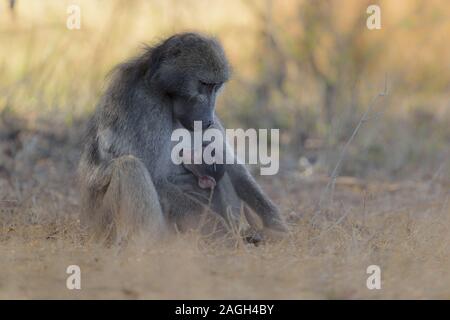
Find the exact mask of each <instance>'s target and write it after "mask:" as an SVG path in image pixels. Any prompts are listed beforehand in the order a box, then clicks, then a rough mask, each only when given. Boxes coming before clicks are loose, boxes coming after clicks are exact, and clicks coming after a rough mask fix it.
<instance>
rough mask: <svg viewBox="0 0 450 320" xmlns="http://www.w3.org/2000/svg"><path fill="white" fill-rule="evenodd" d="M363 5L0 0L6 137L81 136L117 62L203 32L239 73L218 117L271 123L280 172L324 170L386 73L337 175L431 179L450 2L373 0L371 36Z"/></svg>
mask: <svg viewBox="0 0 450 320" xmlns="http://www.w3.org/2000/svg"><path fill="white" fill-rule="evenodd" d="M70 4H78V5H79V6H80V8H81V29H80V30H69V29H68V28H67V27H66V20H67V18H68V16H69V14H68V13H67V7H68V6H69V5H70ZM370 4H373V1H361V0H346V1H337V0H335V1H333V0H317V1H306V0H282V1H273V0H259V1H257V0H253V1H251V0H250V1H244V0H232V1H230V0H226V1H225V0H216V1H208V0H183V1H181V0H167V1H160V0H131V1H130V0H126V1H125V0H108V1H106V0H77V1H76V0H71V1H64V0H40V1H31V0H16V1H10V0H2V1H0V46H1V50H0V113H1V116H2V119H3V120H2V123H1V124H2V126H3V128H2V129H0V130H3V131H5V130H6V131H7V134H6V136H8V135H10V134H11V130H12V131H14V130H13V129H10V127H11V126H13V125H16V126H17V124H14V123H15V122H17V121H19V122H20V123H21V124H20V126H21V127H22V128H23V127H26V128H27V130H35V129H38V128H40V127H42V126H43V125H42V123H45V125H44V126H47V127H49V128H50V129H49V130H50V131H52V130H53V131H55V132H56V131H57V129H58V128H59V130H60V131H64V130H66V129H67V128H77V127H80V126H81V124H82V123H83V121H84V119H85V118H86V117H87V116H88V115H89V114H90V113H91V112H92V111H93V109H94V108H95V105H96V101H97V100H98V97H99V95H100V94H101V92H102V90H103V89H104V84H105V79H106V76H107V74H108V71H109V70H111V68H112V67H113V66H114V65H116V64H117V63H119V62H121V61H122V60H124V59H126V58H128V57H130V56H133V55H135V54H137V53H139V52H140V48H141V45H142V44H143V43H149V44H152V43H155V42H157V41H159V40H161V39H163V38H165V37H167V36H169V35H171V34H173V33H176V32H182V31H201V32H206V33H209V34H213V35H216V36H217V37H218V38H220V40H221V41H222V42H223V44H224V46H225V49H226V51H227V53H228V56H229V59H230V60H231V63H232V65H233V69H234V74H233V79H232V80H231V81H230V83H229V85H228V86H227V89H226V91H225V94H224V95H223V96H222V97H221V99H220V101H219V106H218V109H219V114H220V115H221V116H222V117H223V118H224V120H225V123H226V124H227V126H228V127H230V128H236V127H243V128H249V127H252V128H279V129H280V130H281V131H280V134H281V144H282V152H281V162H282V170H299V171H300V172H303V171H304V172H311V168H314V170H315V171H316V172H323V173H325V174H326V173H329V171H331V169H330V168H332V167H333V166H334V164H335V163H336V159H337V154H338V153H339V152H340V149H341V147H342V145H343V144H344V143H345V142H346V141H347V140H348V138H349V137H350V135H351V133H352V131H353V129H354V127H355V126H356V125H357V123H358V121H359V119H360V118H361V116H362V114H363V113H364V112H365V110H366V109H367V107H368V104H369V102H370V101H371V99H373V98H374V97H375V96H376V95H377V94H378V93H379V92H380V91H383V89H384V85H385V77H386V76H387V80H388V82H387V85H388V91H389V95H388V96H387V97H386V98H384V99H380V100H379V102H378V103H377V104H376V106H374V112H373V114H372V115H371V116H370V117H369V121H367V122H365V123H364V124H363V126H362V128H361V130H360V131H359V132H358V134H357V137H356V139H355V140H354V141H353V142H352V144H351V146H350V148H349V150H348V153H347V157H346V161H344V162H343V165H342V169H341V170H342V172H341V174H343V175H350V176H358V177H367V176H372V177H375V176H377V177H382V178H389V179H390V178H398V177H411V175H413V176H417V175H419V176H420V177H423V176H430V175H433V174H434V173H435V172H436V170H439V168H440V167H441V165H442V164H443V163H444V162H445V161H446V158H448V151H447V150H448V146H449V145H450V143H449V142H450V126H449V123H450V112H449V110H450V100H449V97H450V41H449V40H450V38H449V34H450V3H449V2H448V1H446V0H441V1H439V0H432V1H425V0H397V1H377V4H378V5H380V7H381V26H382V27H381V30H369V29H368V28H367V27H366V19H367V18H368V16H369V15H368V14H367V13H366V9H367V7H368V6H369V5H370ZM12 119H15V120H12ZM7 126H9V127H8V128H6V127H7ZM8 130H9V131H8ZM3 136H5V134H4V135H3ZM4 153H5V152H4ZM2 157H3V158H2V159H3V161H0V166H2V167H3V170H4V171H5V170H6V171H8V170H9V169H8V168H7V162H8V161H7V159H6V160H5V157H7V152H6V155H5V154H3V155H2ZM74 161H75V160H74Z"/></svg>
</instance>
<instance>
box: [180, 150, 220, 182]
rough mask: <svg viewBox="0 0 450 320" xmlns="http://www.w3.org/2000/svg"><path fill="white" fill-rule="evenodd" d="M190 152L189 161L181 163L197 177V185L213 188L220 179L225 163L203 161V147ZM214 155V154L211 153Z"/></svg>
mask: <svg viewBox="0 0 450 320" xmlns="http://www.w3.org/2000/svg"><path fill="white" fill-rule="evenodd" d="M188 152H189V153H190V154H189V155H188V159H190V162H189V163H185V162H184V163H183V167H185V168H186V169H187V170H188V171H190V172H192V174H193V175H194V176H195V177H196V178H197V179H198V186H199V187H200V188H202V189H214V188H215V186H216V185H217V183H218V182H219V181H220V179H222V177H223V176H224V174H225V164H223V163H218V161H217V160H215V161H214V163H212V164H206V163H205V162H203V157H202V155H203V153H202V152H203V149H201V150H193V149H191V150H189V151H188ZM213 156H215V154H213ZM195 160H200V162H201V163H199V164H197V162H195Z"/></svg>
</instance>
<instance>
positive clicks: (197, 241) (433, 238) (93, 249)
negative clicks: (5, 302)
mask: <svg viewBox="0 0 450 320" xmlns="http://www.w3.org/2000/svg"><path fill="white" fill-rule="evenodd" d="M52 130H55V128H54V127H53V129H52ZM28 135H29V136H30V137H31V139H32V141H34V145H39V146H41V148H35V149H33V148H32V145H29V144H30V142H29V140H27V139H28V138H27V136H28ZM28 135H27V134H25V133H22V134H19V138H17V139H19V140H20V141H21V145H22V148H21V149H20V151H19V152H18V153H17V154H16V155H15V157H16V158H15V159H16V160H15V163H16V165H17V166H18V167H19V168H21V167H20V163H21V160H20V159H21V158H24V159H34V160H29V161H30V162H28V168H29V171H28V173H27V174H26V175H25V176H22V177H21V175H20V174H19V173H15V174H14V175H13V176H10V177H6V176H3V177H2V179H0V182H1V183H2V188H1V189H0V190H1V193H0V199H2V200H1V215H0V256H1V257H2V258H1V260H0V269H1V270H2V272H1V273H0V298H3V299H4V298H158V299H160V298H208V299H209V298H276V299H279V298H289V299H303V298H319V299H334V298H345V299H347V298H353V299H359V298H450V276H449V268H448V267H449V265H450V247H449V243H450V232H449V231H450V230H449V229H450V205H449V193H448V189H449V181H448V179H444V178H443V177H442V176H440V175H437V176H436V177H435V178H434V179H432V180H428V181H409V182H407V181H403V182H399V183H386V182H384V183H383V182H377V181H362V180H357V179H354V178H338V179H337V184H336V190H335V202H334V204H332V205H330V206H329V207H327V208H323V209H322V210H320V211H319V210H318V207H317V204H318V203H319V198H320V194H321V193H322V191H323V189H324V187H325V185H326V183H327V180H326V179H323V178H320V177H317V176H315V177H310V178H304V177H301V176H300V175H296V174H292V173H290V174H289V176H286V177H282V176H281V177H279V178H277V179H271V181H270V183H268V181H262V183H263V185H264V187H265V189H266V190H267V191H268V192H269V194H270V195H271V196H272V197H273V198H274V199H275V201H276V202H277V203H279V204H280V205H281V207H282V208H283V213H284V214H285V215H286V217H287V219H288V221H289V223H290V225H291V230H292V232H291V235H290V236H289V237H288V238H287V239H285V240H283V241H281V242H279V243H273V244H267V245H263V246H259V247H253V246H247V245H239V246H237V247H235V248H230V247H224V246H223V245H221V244H220V243H207V242H205V241H204V239H202V238H201V237H199V236H198V235H197V234H184V235H178V236H174V237H173V239H170V240H169V241H168V242H167V243H165V244H162V245H160V246H157V247H150V246H148V247H139V248H138V247H129V248H128V249H125V250H119V249H118V248H109V249H108V248H104V247H101V246H98V245H95V244H90V243H88V242H87V241H86V236H85V235H84V234H83V232H82V231H81V230H80V227H79V221H78V216H79V207H78V198H77V192H76V189H75V187H74V185H73V181H74V179H75V177H74V167H75V164H76V159H77V155H78V149H77V144H76V143H71V139H69V138H68V137H69V136H71V135H74V136H77V135H76V134H74V133H73V132H71V131H69V132H68V133H66V134H65V135H62V136H59V137H47V136H46V135H45V134H43V133H42V131H34V132H31V133H28ZM33 137H34V140H33ZM58 139H59V141H60V142H59V145H58V143H57V142H55V141H58ZM73 140H74V141H76V139H75V138H73ZM27 141H28V142H27ZM62 141H64V142H62ZM46 145H47V146H48V147H47V149H45V146H46ZM24 146H25V147H24ZM26 146H28V147H26ZM49 146H51V147H49ZM25 150H28V151H25ZM24 152H29V153H26V154H22V156H21V153H24ZM43 154H45V156H43ZM21 172H23V169H21ZM71 264H76V265H79V266H80V267H81V272H82V289H81V290H80V291H76V290H75V291H70V290H68V289H66V287H65V281H66V277H67V274H66V273H65V271H66V268H67V266H68V265H71ZM371 264H376V265H379V266H380V267H381V270H382V289H381V290H379V291H377V290H374V291H370V290H368V289H367V288H366V285H365V283H366V278H367V275H366V268H367V266H369V265H371Z"/></svg>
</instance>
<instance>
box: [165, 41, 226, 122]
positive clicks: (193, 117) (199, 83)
mask: <svg viewBox="0 0 450 320" xmlns="http://www.w3.org/2000/svg"><path fill="white" fill-rule="evenodd" d="M164 50H165V52H163V58H162V63H161V65H160V67H159V70H158V71H157V72H156V81H157V82H158V84H159V87H160V88H162V89H163V90H164V91H165V92H166V94H167V95H168V97H169V98H170V99H171V101H172V107H173V115H174V117H175V118H176V119H177V120H179V121H180V122H181V124H182V125H183V126H184V127H185V128H187V129H189V130H193V128H194V121H202V127H203V129H206V128H208V127H210V126H211V125H212V124H214V109H215V105H216V98H217V95H218V93H219V92H220V89H221V88H222V86H223V84H224V83H225V82H226V81H227V80H228V77H229V67H228V62H227V59H226V57H225V53H224V51H223V49H222V47H221V46H220V44H219V43H218V42H217V41H215V40H212V39H209V38H203V37H201V36H198V35H194V34H187V35H183V36H180V37H175V38H171V39H169V40H168V41H167V43H166V44H165V49H164Z"/></svg>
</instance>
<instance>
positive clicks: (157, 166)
mask: <svg viewBox="0 0 450 320" xmlns="http://www.w3.org/2000/svg"><path fill="white" fill-rule="evenodd" d="M229 70H230V68H229V65H228V61H227V59H226V57H225V53H224V51H223V49H222V47H221V45H220V44H219V42H218V41H217V40H215V39H214V38H210V37H206V36H203V35H199V34H195V33H185V34H179V35H174V36H172V37H170V38H168V39H166V40H165V41H163V42H161V43H160V44H158V45H156V46H154V47H149V48H146V49H145V52H144V53H143V54H142V55H140V56H138V57H136V58H134V59H132V60H129V61H128V62H125V63H123V64H121V65H119V66H118V67H117V68H116V69H115V71H114V73H113V75H112V77H113V78H112V79H111V83H110V84H109V86H108V88H107V90H106V92H105V94H104V95H103V97H102V98H101V100H100V103H99V105H98V107H97V110H96V112H95V114H94V116H93V117H92V119H91V121H90V123H89V128H88V130H87V135H86V142H85V147H84V151H83V155H82V158H81V161H80V165H79V173H80V182H81V191H82V203H83V207H84V216H83V221H85V222H88V223H89V224H88V225H90V226H92V227H93V230H95V231H96V234H97V235H101V236H103V237H105V239H107V240H108V241H109V242H111V243H118V242H121V241H122V240H127V239H129V238H130V236H131V235H134V234H136V233H141V234H143V235H145V236H151V237H154V238H160V237H161V236H163V235H164V234H165V233H166V231H167V230H168V226H170V225H172V224H173V223H176V221H177V218H178V216H183V215H185V214H187V213H192V212H196V211H203V209H204V208H205V206H207V205H209V204H210V202H208V201H205V199H208V196H207V194H208V190H205V189H202V188H200V187H198V181H197V177H195V176H194V175H193V174H192V173H191V171H189V170H188V169H186V168H185V167H184V166H183V165H175V164H174V163H173V162H172V161H171V146H172V143H171V139H170V137H171V133H172V131H173V130H174V129H175V128H176V126H177V124H178V123H181V124H182V126H184V127H185V128H187V129H190V130H192V129H193V124H194V121H202V126H203V128H208V127H209V126H211V125H213V124H216V125H217V126H218V127H219V128H220V129H221V130H222V132H223V127H222V125H221V124H220V121H219V119H218V118H217V115H216V114H215V102H216V96H217V93H218V91H219V89H220V88H221V87H222V85H223V84H224V83H225V82H226V81H227V80H228V78H229V76H230V71H229ZM241 199H242V200H243V201H244V202H245V204H246V205H248V207H250V208H251V209H252V210H253V211H254V212H255V213H256V214H257V215H258V216H259V217H261V219H262V222H263V225H264V227H266V228H269V229H272V230H278V231H285V230H286V228H285V225H284V222H283V221H282V219H281V216H280V214H279V212H278V209H277V208H276V206H275V205H274V204H273V203H272V202H271V201H270V199H269V198H268V197H267V196H266V195H265V194H264V193H263V191H262V190H261V188H260V187H259V186H258V184H257V183H256V182H255V181H254V179H253V178H252V176H251V175H250V174H249V172H248V171H247V169H246V168H245V166H243V165H241V164H234V165H227V168H226V172H225V174H224V176H223V177H222V178H221V179H220V181H219V182H218V183H217V185H216V187H215V194H214V197H213V205H212V209H213V210H214V211H215V212H217V213H218V214H219V216H221V217H223V220H224V221H226V223H230V220H233V219H236V220H237V219H238V218H239V214H240V212H239V211H240V207H241V206H240V203H241ZM230 208H231V210H230ZM236 208H237V209H236ZM169 213H170V214H169Z"/></svg>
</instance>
